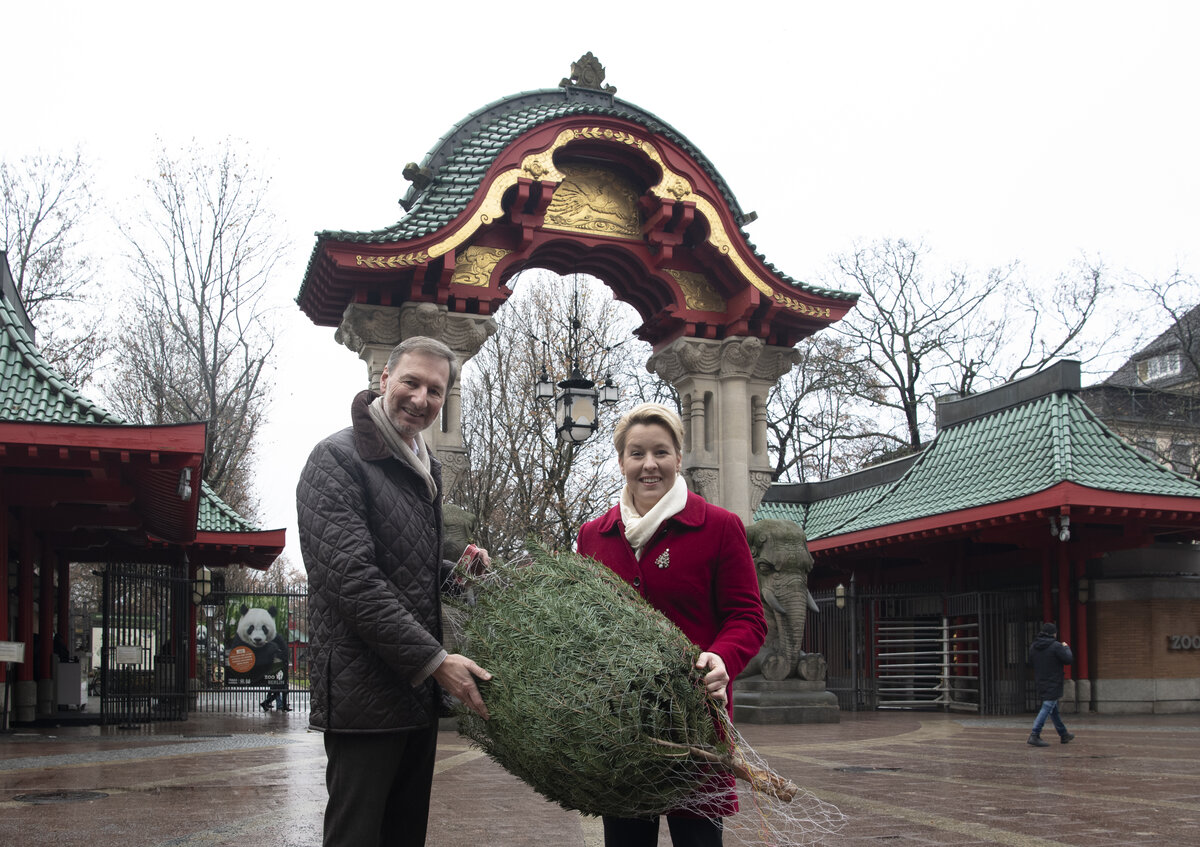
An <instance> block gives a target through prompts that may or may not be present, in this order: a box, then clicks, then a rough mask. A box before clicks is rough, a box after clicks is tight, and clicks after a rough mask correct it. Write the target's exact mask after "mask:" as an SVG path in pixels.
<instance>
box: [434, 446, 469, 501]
mask: <svg viewBox="0 0 1200 847" xmlns="http://www.w3.org/2000/svg"><path fill="white" fill-rule="evenodd" d="M437 457H438V461H439V462H441V463H442V494H443V498H444V497H446V496H448V495H451V494H453V493H454V492H455V490H456V489H457V487H458V481H459V480H460V479H462V478H463V476H464V475H465V474H466V473H467V470H468V469H469V468H470V463H469V462H468V461H467V451H466V450H465V449H464V448H462V447H441V448H439V449H438V452H437Z"/></svg>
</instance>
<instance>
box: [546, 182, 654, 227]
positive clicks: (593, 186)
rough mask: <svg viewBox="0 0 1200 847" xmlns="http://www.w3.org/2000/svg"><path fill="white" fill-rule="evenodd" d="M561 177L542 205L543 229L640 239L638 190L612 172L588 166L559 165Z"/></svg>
mask: <svg viewBox="0 0 1200 847" xmlns="http://www.w3.org/2000/svg"><path fill="white" fill-rule="evenodd" d="M561 170H562V173H563V174H564V175H565V177H566V178H565V179H563V181H562V182H560V183H559V184H558V187H557V188H556V189H555V190H554V196H553V198H552V199H551V200H550V205H549V206H548V207H547V208H546V217H545V227H546V228H547V229H558V230H567V231H569V232H582V233H586V234H588V235H613V236H620V237H623V238H636V239H639V240H640V239H641V237H642V231H641V221H640V219H639V217H638V210H637V200H638V192H637V188H635V187H634V185H633V183H632V182H631V181H630V180H628V179H625V178H624V177H621V176H619V175H618V174H614V173H613V172H612V171H608V170H605V169H603V168H597V167H593V166H590V165H563V166H562V168H561Z"/></svg>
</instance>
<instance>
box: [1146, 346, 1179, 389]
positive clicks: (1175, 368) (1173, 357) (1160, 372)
mask: <svg viewBox="0 0 1200 847" xmlns="http://www.w3.org/2000/svg"><path fill="white" fill-rule="evenodd" d="M1181 372H1182V366H1181V362H1180V358H1179V351H1178V350H1169V351H1167V352H1166V353H1162V354H1160V355H1158V356H1154V357H1153V358H1150V359H1146V360H1145V361H1144V362H1138V378H1139V379H1140V380H1141V381H1142V382H1154V381H1156V380H1160V379H1166V378H1167V377H1171V376H1179V374H1180V373H1181Z"/></svg>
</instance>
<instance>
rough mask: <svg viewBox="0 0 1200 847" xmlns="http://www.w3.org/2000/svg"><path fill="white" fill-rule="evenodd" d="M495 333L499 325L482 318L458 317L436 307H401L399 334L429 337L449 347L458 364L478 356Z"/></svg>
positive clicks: (430, 305) (427, 304)
mask: <svg viewBox="0 0 1200 847" xmlns="http://www.w3.org/2000/svg"><path fill="white" fill-rule="evenodd" d="M495 331H496V322H495V321H494V320H492V319H491V318H489V317H485V316H482V315H458V314H454V313H451V312H449V311H447V309H446V307H445V306H438V305H437V304H435V303H405V304H404V305H403V306H401V307H400V332H401V335H402V337H404V338H412V337H413V336H414V335H427V336H430V337H431V338H437V339H439V340H441V341H443V342H445V343H446V346H448V347H449V348H450V349H451V350H453V351H454V352H455V354H456V355H457V356H458V359H459V362H458V363H459V364H460V365H461V364H463V363H465V362H466V361H467V360H468V359H470V358H471V357H472V356H474V355H475V354H476V353H478V352H479V348H480V347H482V346H483V342H485V341H487V339H488V336H489V335H492V334H493V333H495Z"/></svg>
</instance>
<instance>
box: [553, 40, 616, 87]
mask: <svg viewBox="0 0 1200 847" xmlns="http://www.w3.org/2000/svg"><path fill="white" fill-rule="evenodd" d="M558 86H559V88H590V89H592V90H593V91H604V92H606V93H608V94H616V93H617V89H616V86H613V85H605V84H604V65H602V64H600V60H599V59H597V58H596V57H595V56H593V55H592V51H590V50H589V51H588V52H586V53H584V54H583V55H582V56H580V57H579V61H578V62H572V63H571V76H570V78H569V79H563V81H562V82H560V83H559V84H558Z"/></svg>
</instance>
